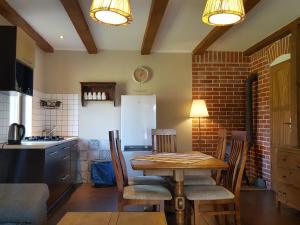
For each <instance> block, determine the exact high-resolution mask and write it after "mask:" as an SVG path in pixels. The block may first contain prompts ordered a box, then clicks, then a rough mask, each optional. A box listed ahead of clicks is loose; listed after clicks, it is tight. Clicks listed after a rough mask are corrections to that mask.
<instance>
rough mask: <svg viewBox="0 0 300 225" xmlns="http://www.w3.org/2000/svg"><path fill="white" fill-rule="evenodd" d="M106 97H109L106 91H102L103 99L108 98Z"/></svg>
mask: <svg viewBox="0 0 300 225" xmlns="http://www.w3.org/2000/svg"><path fill="white" fill-rule="evenodd" d="M106 99H107V96H106V93H105V92H102V100H106Z"/></svg>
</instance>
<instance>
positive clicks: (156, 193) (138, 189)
mask: <svg viewBox="0 0 300 225" xmlns="http://www.w3.org/2000/svg"><path fill="white" fill-rule="evenodd" d="M123 198H124V199H137V200H138V199H140V200H171V199H172V195H171V193H170V192H169V190H168V189H167V188H165V187H163V186H159V185H132V186H126V187H125V188H124V193H123Z"/></svg>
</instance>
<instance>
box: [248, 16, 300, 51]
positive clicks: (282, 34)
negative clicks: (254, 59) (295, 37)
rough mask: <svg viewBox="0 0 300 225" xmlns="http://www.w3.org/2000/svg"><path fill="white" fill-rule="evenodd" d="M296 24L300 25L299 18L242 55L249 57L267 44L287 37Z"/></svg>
mask: <svg viewBox="0 0 300 225" xmlns="http://www.w3.org/2000/svg"><path fill="white" fill-rule="evenodd" d="M297 24H300V17H299V18H297V19H296V20H294V21H292V22H291V23H289V24H288V25H286V26H284V27H282V28H280V29H279V30H278V31H275V32H274V33H272V34H271V35H269V36H268V37H266V38H265V39H263V40H261V41H260V42H258V43H257V44H255V45H253V46H251V47H250V48H248V49H247V50H245V51H244V55H246V56H249V55H252V54H253V53H255V52H257V51H258V50H260V49H263V48H264V47H266V46H268V45H269V44H272V43H273V42H275V41H277V40H279V39H281V38H283V37H285V36H287V35H289V34H290V33H291V32H292V30H293V29H294V28H295V27H296V26H297Z"/></svg>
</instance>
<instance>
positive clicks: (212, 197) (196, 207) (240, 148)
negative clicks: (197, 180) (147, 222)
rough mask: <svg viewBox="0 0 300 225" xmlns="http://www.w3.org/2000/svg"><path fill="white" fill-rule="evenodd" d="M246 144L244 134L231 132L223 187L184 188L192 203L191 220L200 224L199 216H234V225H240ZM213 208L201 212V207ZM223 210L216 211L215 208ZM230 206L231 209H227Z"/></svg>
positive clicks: (197, 224) (196, 224)
mask: <svg viewBox="0 0 300 225" xmlns="http://www.w3.org/2000/svg"><path fill="white" fill-rule="evenodd" d="M247 151H248V143H247V136H246V132H243V131H233V132H232V142H231V151H230V154H229V161H228V164H229V168H228V170H227V173H226V174H225V180H224V187H223V186H217V185H216V186H188V187H186V188H185V195H186V198H187V199H188V200H189V201H191V202H192V205H193V210H192V211H193V213H192V220H193V221H194V224H195V225H199V224H200V216H222V215H223V216H227V215H234V218H235V224H236V225H240V224H241V221H240V189H241V183H242V177H243V172H244V168H245V164H246V159H247ZM207 205H211V206H214V210H212V211H201V207H204V206H207ZM218 205H219V206H223V207H224V210H222V211H218V210H217V208H218V207H217V206H218ZM230 206H232V207H233V208H232V209H229V207H230Z"/></svg>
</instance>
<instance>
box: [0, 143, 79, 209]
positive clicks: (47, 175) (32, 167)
mask: <svg viewBox="0 0 300 225" xmlns="http://www.w3.org/2000/svg"><path fill="white" fill-rule="evenodd" d="M77 144H78V143H77V141H70V142H66V143H63V144H60V145H56V146H54V147H50V148H46V149H4V150H1V151H0V182H1V183H46V184H47V185H48V187H49V191H50V197H49V200H48V208H49V209H51V208H53V206H54V205H55V204H56V203H57V202H58V201H59V199H60V198H61V197H62V196H63V195H64V194H65V193H66V192H67V191H68V190H70V189H71V187H72V186H73V185H74V184H75V183H76V179H77V161H78V147H77Z"/></svg>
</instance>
